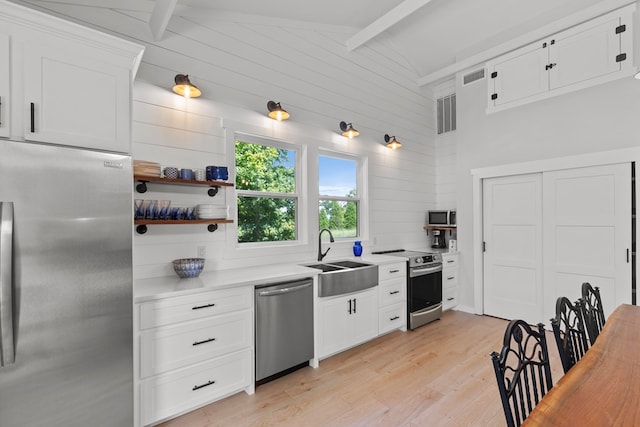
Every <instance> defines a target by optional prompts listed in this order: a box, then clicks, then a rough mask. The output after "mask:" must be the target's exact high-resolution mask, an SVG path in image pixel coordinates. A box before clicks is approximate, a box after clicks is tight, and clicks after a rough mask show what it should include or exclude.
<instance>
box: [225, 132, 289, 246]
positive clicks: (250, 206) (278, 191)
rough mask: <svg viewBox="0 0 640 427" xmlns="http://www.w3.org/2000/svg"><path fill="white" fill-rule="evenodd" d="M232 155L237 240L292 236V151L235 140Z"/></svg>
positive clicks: (286, 238)
mask: <svg viewBox="0 0 640 427" xmlns="http://www.w3.org/2000/svg"><path fill="white" fill-rule="evenodd" d="M235 159H236V183H235V185H236V189H237V197H238V198H237V203H238V243H249V242H280V241H292V240H296V239H297V236H298V223H297V212H298V200H299V197H298V193H297V189H296V151H295V150H294V149H290V148H284V147H280V146H276V145H275V144H274V145H268V144H267V143H264V144H261V143H255V142H245V141H241V140H237V141H236V143H235Z"/></svg>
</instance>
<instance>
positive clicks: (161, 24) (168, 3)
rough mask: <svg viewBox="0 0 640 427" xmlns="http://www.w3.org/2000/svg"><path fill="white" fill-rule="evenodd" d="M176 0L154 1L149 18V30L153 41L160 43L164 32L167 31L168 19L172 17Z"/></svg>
mask: <svg viewBox="0 0 640 427" xmlns="http://www.w3.org/2000/svg"><path fill="white" fill-rule="evenodd" d="M177 2H178V0H156V5H155V7H154V8H153V12H151V17H150V18H149V29H150V30H151V35H153V39H154V40H155V41H160V40H161V39H162V35H163V34H164V31H165V30H166V29H167V24H169V19H171V15H173V11H174V9H175V8H176V3H177Z"/></svg>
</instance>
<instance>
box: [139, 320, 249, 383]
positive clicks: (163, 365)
mask: <svg viewBox="0 0 640 427" xmlns="http://www.w3.org/2000/svg"><path fill="white" fill-rule="evenodd" d="M252 336H253V335H252V316H251V311H249V310H245V311H242V312H240V313H230V314H225V315H222V316H216V317H213V318H211V319H205V320H197V321H194V322H188V323H180V325H178V326H169V327H165V328H157V329H151V330H148V331H146V332H143V333H142V334H140V376H141V377H142V378H145V377H148V376H151V375H156V374H160V373H162V372H167V371H170V370H172V369H177V368H181V367H183V366H187V365H191V364H194V363H197V362H203V361H205V360H207V359H211V358H213V357H217V356H221V355H223V354H226V353H231V352H233V351H238V350H242V349H244V348H249V347H251V341H252Z"/></svg>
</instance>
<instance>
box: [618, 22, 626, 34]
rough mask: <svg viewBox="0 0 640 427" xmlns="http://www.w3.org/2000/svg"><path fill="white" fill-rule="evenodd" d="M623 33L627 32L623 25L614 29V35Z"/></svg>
mask: <svg viewBox="0 0 640 427" xmlns="http://www.w3.org/2000/svg"><path fill="white" fill-rule="evenodd" d="M625 31H627V26H626V25H624V24H622V25H618V26H617V27H616V34H620V33H624V32H625Z"/></svg>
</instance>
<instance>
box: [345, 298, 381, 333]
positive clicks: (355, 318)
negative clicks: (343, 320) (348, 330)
mask: <svg viewBox="0 0 640 427" xmlns="http://www.w3.org/2000/svg"><path fill="white" fill-rule="evenodd" d="M352 308H353V310H352V314H351V318H350V321H352V322H354V327H353V331H354V332H353V334H354V335H353V337H352V338H351V345H356V344H360V343H362V342H365V341H368V340H370V339H372V338H374V337H376V336H378V291H377V289H375V288H374V289H372V290H369V291H366V292H361V293H359V294H357V295H354V296H353V297H352Z"/></svg>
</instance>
